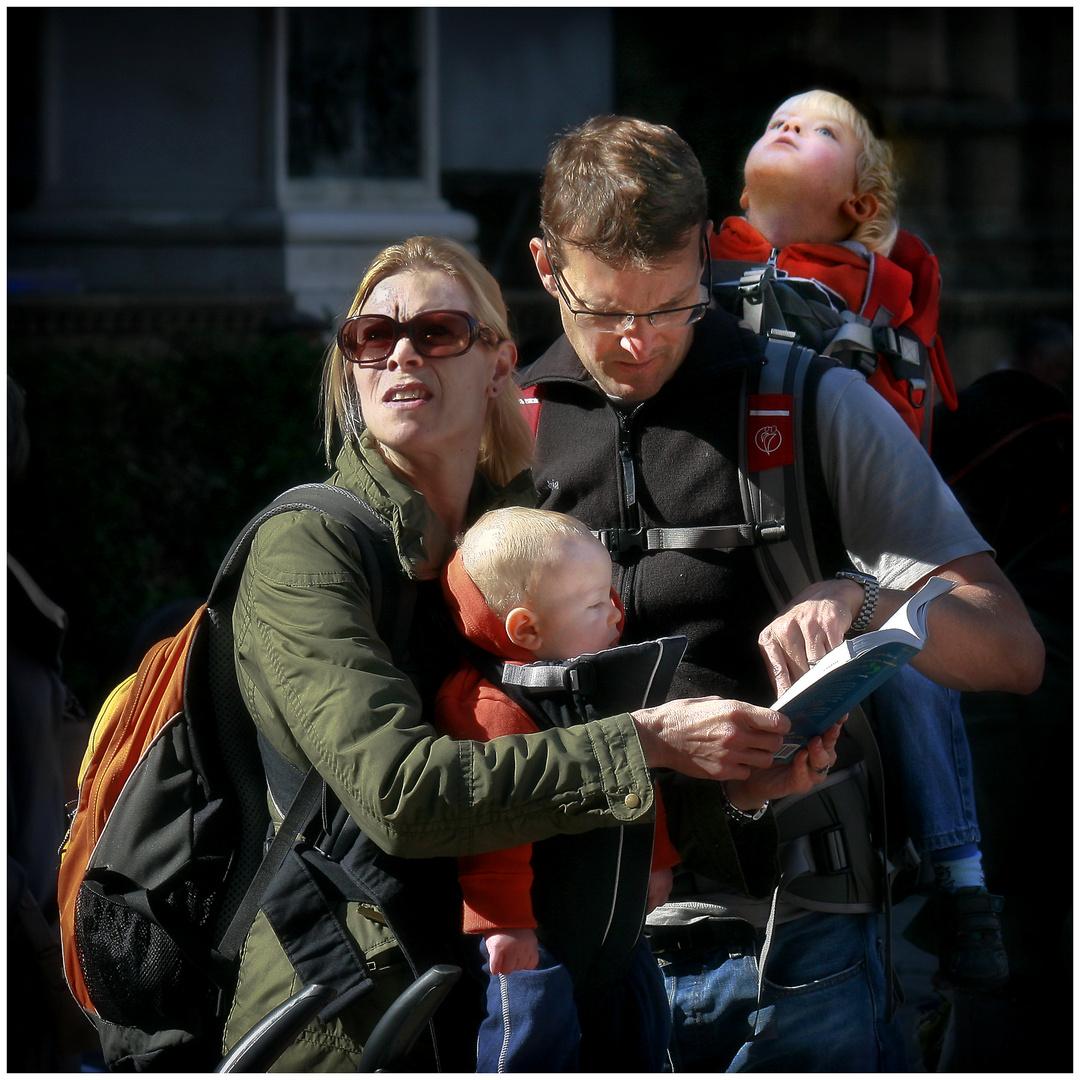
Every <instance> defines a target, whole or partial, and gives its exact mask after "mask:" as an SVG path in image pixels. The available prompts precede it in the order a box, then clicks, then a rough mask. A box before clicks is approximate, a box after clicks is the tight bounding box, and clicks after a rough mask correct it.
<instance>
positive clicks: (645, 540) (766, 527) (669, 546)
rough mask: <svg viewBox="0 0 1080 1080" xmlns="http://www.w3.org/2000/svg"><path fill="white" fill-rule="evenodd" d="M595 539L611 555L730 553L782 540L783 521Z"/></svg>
mask: <svg viewBox="0 0 1080 1080" xmlns="http://www.w3.org/2000/svg"><path fill="white" fill-rule="evenodd" d="M593 535H594V536H595V537H596V538H597V539H598V540H599V541H600V543H602V544H603V545H604V547H606V548H607V549H608V551H609V552H610V553H611V554H612V555H623V554H625V553H627V552H630V551H642V552H650V551H693V550H702V549H704V550H711V551H729V550H731V549H732V548H739V547H754V546H756V545H758V544H773V543H777V542H778V541H780V540H783V539H784V538H785V537H786V535H787V533H786V529H785V526H784V523H783V521H757V522H745V523H743V524H740V525H701V526H697V527H693V528H654V529H645V528H641V529H594V530H593Z"/></svg>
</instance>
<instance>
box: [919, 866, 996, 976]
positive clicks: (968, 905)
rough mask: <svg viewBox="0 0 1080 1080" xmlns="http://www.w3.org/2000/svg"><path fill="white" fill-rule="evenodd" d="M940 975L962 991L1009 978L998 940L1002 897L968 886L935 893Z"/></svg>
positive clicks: (977, 887) (983, 888)
mask: <svg viewBox="0 0 1080 1080" xmlns="http://www.w3.org/2000/svg"><path fill="white" fill-rule="evenodd" d="M936 899H937V912H938V938H939V947H938V958H939V960H940V962H941V975H942V976H943V977H944V978H945V979H947V980H948V981H949V982H950V983H951V984H952V985H953V986H956V987H959V988H960V989H961V990H974V991H982V990H996V989H997V988H998V987H999V986H1004V985H1005V983H1006V982H1008V980H1009V958H1008V957H1007V956H1006V955H1005V945H1004V943H1003V942H1002V940H1001V914H1000V913H1001V909H1002V908H1003V907H1004V906H1005V898H1004V897H1003V896H994V895H993V894H992V893H990V892H989V891H988V890H987V889H986V888H985V887H979V886H968V887H967V888H963V889H957V890H956V891H955V892H941V893H938V895H937V898H936Z"/></svg>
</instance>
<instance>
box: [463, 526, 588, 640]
mask: <svg viewBox="0 0 1080 1080" xmlns="http://www.w3.org/2000/svg"><path fill="white" fill-rule="evenodd" d="M569 540H579V541H580V540H587V541H590V542H591V543H599V541H598V540H597V539H596V537H595V536H593V534H592V533H591V532H589V530H588V528H587V527H586V526H585V525H583V524H582V523H581V522H580V521H578V520H577V518H573V517H570V516H569V515H568V514H560V513H557V512H556V511H554V510H536V509H533V508H531V507H525V506H505V507H502V508H501V509H499V510H489V511H488V512H487V513H486V514H483V515H482V516H481V517H480V518H479V519H478V520H477V522H476V524H475V525H473V526H472V528H471V529H469V531H468V532H466V533H465V535H464V536H463V537H462V539H461V543H460V547H461V564H462V566H463V567H464V568H465V573H467V574H468V575H469V577H470V578H471V579H472V582H473V584H474V585H475V586H476V587H477V589H479V590H480V594H481V595H482V596H483V598H484V600H485V601H486V603H487V605H488V607H489V608H491V610H492V611H494V612H495V614H496V615H498V616H499V618H500V619H502V618H505V617H506V615H507V614H508V613H509V612H511V611H512V610H513V609H514V608H516V607H519V606H520V605H521V604H522V603H524V602H525V600H526V599H527V597H528V593H529V589H530V588H532V587H533V586H535V584H536V582H537V581H538V580H539V578H540V576H541V575H542V574H543V572H544V570H546V569H547V568H548V567H551V566H554V565H555V564H556V563H559V562H561V561H562V559H563V556H564V552H565V547H564V545H565V543H566V542H567V541H569Z"/></svg>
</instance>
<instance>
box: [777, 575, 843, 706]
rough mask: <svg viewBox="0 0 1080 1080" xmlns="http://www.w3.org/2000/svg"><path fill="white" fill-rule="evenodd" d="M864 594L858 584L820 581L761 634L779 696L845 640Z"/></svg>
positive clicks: (802, 593)
mask: <svg viewBox="0 0 1080 1080" xmlns="http://www.w3.org/2000/svg"><path fill="white" fill-rule="evenodd" d="M863 595H864V589H863V587H862V586H861V585H860V584H859V583H858V582H857V581H850V580H848V579H847V578H836V579H834V580H832V581H819V582H817V583H816V584H814V585H811V586H810V588H808V589H805V590H803V592H801V593H800V594H799V595H798V596H797V597H795V600H794V601H793V602H792V604H791V605H790V606H789V607H788V608H787V609H786V610H784V611H782V612H781V613H780V614H779V615H778V616H777V617H776V618H775V619H773V621H772V622H771V623H769V625H768V626H766V627H765V629H764V630H762V631H761V633H760V634H759V635H758V648H759V649H760V650H761V654H762V656H764V657H765V663H766V664H767V665H768V669H769V675H770V676H771V678H772V681H773V686H774V687H775V689H776V696H777V697H779V696H780V695H781V694H782V693H783V692H784V691H785V690H787V688H788V687H789V686H790V685H791V684H792V683H793V682H795V680H796V679H798V678H799V676H800V675H804V674H805V673H806V672H807V671H809V670H810V666H811V665H812V664H814V663H816V662H817V661H818V660H820V659H821V658H822V657H823V656H824V655H825V654H826V653H827V652H828V651H829V650H830V649H834V648H836V646H837V645H839V644H840V642H841V641H843V640H844V635H845V634H846V633H847V632H848V628H849V627H850V626H851V624H852V622H853V621H854V619H855V616H856V615H857V614H858V611H859V609H860V608H861V607H862V602H863Z"/></svg>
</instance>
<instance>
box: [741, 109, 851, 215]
mask: <svg viewBox="0 0 1080 1080" xmlns="http://www.w3.org/2000/svg"><path fill="white" fill-rule="evenodd" d="M860 150H861V147H860V145H859V142H858V140H857V138H856V136H855V134H854V132H853V131H852V130H851V128H850V127H848V125H846V124H844V123H843V122H842V121H839V120H836V119H834V118H833V116H832V114H831V113H827V112H825V111H824V110H821V109H814V108H808V107H795V108H792V109H790V110H787V109H784V108H781V109H779V110H777V112H775V113H774V114H773V117H772V119H771V120H770V121H769V124H768V126H767V127H766V129H765V134H764V135H762V137H761V138H760V139H758V141H757V142H756V143H754V145H753V147H752V148H751V150H750V153H749V154H748V155H747V158H746V193H745V194H744V196H743V199H744V202H743V205H744V207H745V206H746V205H747V201H746V200H748V201H749V204H750V205H753V204H755V203H760V202H762V201H765V200H767V201H769V202H771V203H775V202H777V201H779V200H785V199H787V200H795V201H798V202H800V203H805V202H806V201H807V200H812V201H813V202H815V203H817V204H818V205H820V207H821V209H822V210H827V211H835V210H836V209H837V208H839V206H840V205H841V204H842V203H843V202H844V200H846V199H849V198H850V197H851V196H852V195H854V194H857V192H856V190H855V184H856V172H855V163H856V161H857V160H858V156H859V152H860Z"/></svg>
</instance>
